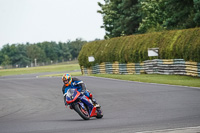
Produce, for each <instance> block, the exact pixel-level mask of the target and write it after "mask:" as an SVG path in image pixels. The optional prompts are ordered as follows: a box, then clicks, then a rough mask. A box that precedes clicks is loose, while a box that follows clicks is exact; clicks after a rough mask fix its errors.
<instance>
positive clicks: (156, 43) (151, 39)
mask: <svg viewBox="0 0 200 133" xmlns="http://www.w3.org/2000/svg"><path fill="white" fill-rule="evenodd" d="M148 48H159V51H158V57H148ZM89 56H93V57H94V58H95V61H94V62H88V57H89ZM155 58H158V59H184V60H185V61H195V62H200V28H192V29H186V30H170V31H164V32H154V33H147V34H139V35H131V36H125V37H115V38H112V39H108V40H101V41H93V42H89V43H87V44H85V45H84V46H83V48H82V50H81V51H80V53H79V57H78V60H79V64H80V66H84V67H86V68H87V67H91V66H94V65H95V64H96V63H97V64H100V63H102V62H111V63H113V62H115V61H118V62H119V63H139V62H143V61H145V60H150V59H155Z"/></svg>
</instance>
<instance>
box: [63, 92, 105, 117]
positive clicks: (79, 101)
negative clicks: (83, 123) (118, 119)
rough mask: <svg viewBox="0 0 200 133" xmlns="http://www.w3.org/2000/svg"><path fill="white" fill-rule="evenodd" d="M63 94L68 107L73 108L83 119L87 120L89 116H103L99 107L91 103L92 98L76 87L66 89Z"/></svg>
mask: <svg viewBox="0 0 200 133" xmlns="http://www.w3.org/2000/svg"><path fill="white" fill-rule="evenodd" d="M64 96H66V102H67V105H68V106H69V107H70V109H74V110H75V111H76V112H77V113H78V114H79V115H80V116H81V117H82V118H83V119H84V120H89V119H90V118H91V117H96V118H98V119H100V118H102V117H103V113H102V110H101V107H100V106H99V105H97V106H95V105H93V102H92V100H91V99H89V98H88V97H87V96H85V95H83V94H82V93H80V92H79V91H77V89H75V88H72V89H68V90H67V92H66V93H65V94H64Z"/></svg>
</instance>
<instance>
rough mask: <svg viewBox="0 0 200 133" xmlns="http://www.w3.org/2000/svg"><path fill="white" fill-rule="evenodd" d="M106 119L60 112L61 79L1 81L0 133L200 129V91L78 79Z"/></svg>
mask: <svg viewBox="0 0 200 133" xmlns="http://www.w3.org/2000/svg"><path fill="white" fill-rule="evenodd" d="M78 78H80V79H81V80H83V81H84V82H85V83H86V85H87V89H89V90H90V91H91V92H92V93H93V96H94V97H95V98H96V99H97V101H98V102H99V104H100V105H101V106H102V109H103V112H104V117H103V118H102V119H96V118H91V120H88V121H84V120H83V119H82V118H81V117H80V116H79V115H78V114H77V113H76V112H75V111H73V110H70V109H69V108H66V107H65V106H64V102H63V96H62V92H61V88H62V85H63V83H62V81H61V77H52V78H49V77H46V78H36V76H35V75H24V76H9V77H0V133H108V132H109V133H132V132H142V131H153V130H163V129H173V128H184V127H195V126H200V88H191V87H179V86H169V85H158V84H148V83H138V82H130V81H120V80H112V79H104V78H96V77H87V76H80V77H78Z"/></svg>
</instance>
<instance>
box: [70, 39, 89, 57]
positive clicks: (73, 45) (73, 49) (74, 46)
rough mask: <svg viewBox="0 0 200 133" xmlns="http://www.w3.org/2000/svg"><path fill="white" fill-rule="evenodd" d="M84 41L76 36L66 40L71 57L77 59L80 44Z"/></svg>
mask: <svg viewBox="0 0 200 133" xmlns="http://www.w3.org/2000/svg"><path fill="white" fill-rule="evenodd" d="M85 43H86V41H83V40H82V39H81V38H77V39H76V40H75V41H72V42H68V47H69V50H70V53H71V55H72V59H77V57H78V55H79V52H80V51H81V48H82V46H83V45H84V44H85Z"/></svg>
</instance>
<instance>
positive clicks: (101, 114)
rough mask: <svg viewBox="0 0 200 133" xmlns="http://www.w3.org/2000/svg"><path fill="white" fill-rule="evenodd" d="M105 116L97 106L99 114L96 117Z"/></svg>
mask: <svg viewBox="0 0 200 133" xmlns="http://www.w3.org/2000/svg"><path fill="white" fill-rule="evenodd" d="M102 117H103V112H102V110H101V109H100V108H97V116H96V118H97V119H101V118H102Z"/></svg>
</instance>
